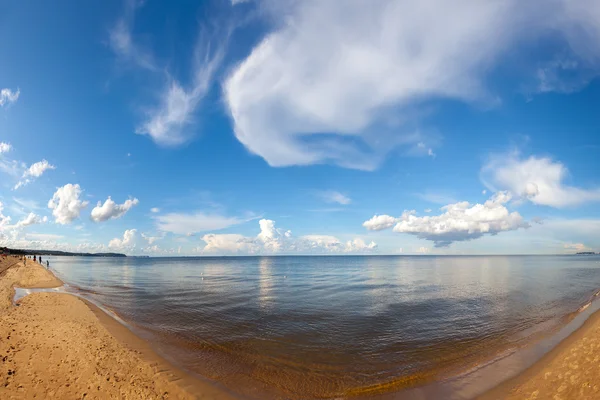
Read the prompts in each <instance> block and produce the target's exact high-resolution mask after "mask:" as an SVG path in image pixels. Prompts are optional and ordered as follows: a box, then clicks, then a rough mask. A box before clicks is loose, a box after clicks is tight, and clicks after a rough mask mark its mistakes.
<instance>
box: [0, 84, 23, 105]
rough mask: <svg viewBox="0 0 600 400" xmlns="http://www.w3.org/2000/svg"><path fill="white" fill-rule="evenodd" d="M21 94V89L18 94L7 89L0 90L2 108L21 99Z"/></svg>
mask: <svg viewBox="0 0 600 400" xmlns="http://www.w3.org/2000/svg"><path fill="white" fill-rule="evenodd" d="M20 94H21V91H20V90H19V89H17V91H16V92H15V91H13V90H11V89H7V88H4V89H2V90H0V107H2V106H4V105H8V104H13V103H14V102H16V101H17V100H18V99H19V95H20Z"/></svg>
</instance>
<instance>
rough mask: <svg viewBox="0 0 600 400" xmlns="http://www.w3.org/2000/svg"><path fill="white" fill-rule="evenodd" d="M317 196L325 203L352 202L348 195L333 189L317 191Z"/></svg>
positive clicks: (346, 203)
mask: <svg viewBox="0 0 600 400" xmlns="http://www.w3.org/2000/svg"><path fill="white" fill-rule="evenodd" d="M317 196H318V197H319V198H321V199H322V200H323V201H325V202H327V203H337V204H342V205H348V204H350V203H351V202H352V199H351V198H350V197H348V196H346V195H345V194H342V193H340V192H338V191H335V190H323V191H319V192H317Z"/></svg>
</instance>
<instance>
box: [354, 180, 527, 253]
mask: <svg viewBox="0 0 600 400" xmlns="http://www.w3.org/2000/svg"><path fill="white" fill-rule="evenodd" d="M510 199H511V195H510V194H509V193H508V192H498V193H496V194H494V195H493V196H492V197H491V198H490V199H489V200H488V201H486V202H485V203H484V204H474V205H472V204H470V203H469V202H466V201H463V202H459V203H455V204H449V205H447V206H444V207H442V210H443V211H445V212H444V213H443V214H440V215H437V216H424V217H418V216H416V215H415V214H416V212H415V211H405V212H404V213H403V214H402V216H401V217H399V218H394V217H391V216H389V215H379V216H375V217H373V218H371V219H370V220H368V221H366V222H365V223H363V226H364V227H366V228H367V229H369V230H381V229H386V228H390V227H391V226H392V225H394V223H395V226H394V232H398V233H409V234H412V235H416V236H417V237H419V238H421V239H426V240H431V241H433V242H434V243H435V246H436V247H444V246H448V245H450V244H452V243H453V242H456V241H464V240H472V239H477V238H479V237H481V236H483V235H486V234H487V235H496V234H498V233H500V232H503V231H510V230H516V229H519V228H526V227H528V224H527V223H526V222H524V221H523V217H521V215H520V214H519V213H517V212H512V213H511V212H509V211H508V209H507V208H506V207H505V206H504V204H506V203H508V202H509V201H510Z"/></svg>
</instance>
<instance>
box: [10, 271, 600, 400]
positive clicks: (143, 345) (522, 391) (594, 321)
mask: <svg viewBox="0 0 600 400" xmlns="http://www.w3.org/2000/svg"><path fill="white" fill-rule="evenodd" d="M30 263H31V264H30ZM30 263H28V264H27V266H26V267H23V265H22V262H16V263H13V264H12V265H10V266H9V267H6V268H4V267H5V264H4V263H2V262H0V294H2V293H4V294H5V293H6V289H7V287H6V283H7V282H6V279H8V280H9V281H10V280H11V279H12V281H11V282H10V283H9V285H8V286H9V288H10V301H11V302H12V299H13V298H14V295H15V290H14V287H15V286H18V287H20V288H23V289H48V288H56V287H57V286H62V285H63V282H62V281H61V280H60V279H59V278H58V277H56V275H54V274H53V273H52V272H51V271H49V270H47V269H46V268H44V267H43V266H40V265H39V264H36V263H33V262H30ZM15 271H20V272H21V275H19V274H18V273H17V274H16V275H15V274H13V275H14V276H8V277H7V275H11V274H12V273H13V272H15ZM598 293H600V291H598V292H596V293H595V294H594V296H593V300H592V301H591V302H590V303H589V304H585V305H584V306H582V307H580V309H579V310H577V315H576V316H575V317H574V318H573V319H572V320H570V321H569V322H568V323H567V324H566V325H565V326H564V327H563V328H567V327H569V326H570V329H566V333H565V332H563V331H562V330H561V331H560V332H558V331H557V332H554V333H552V334H551V335H550V336H549V337H548V338H547V339H549V340H548V341H547V343H545V344H543V345H542V343H541V342H538V343H533V344H532V345H531V346H530V348H528V349H521V350H518V351H522V350H526V351H525V352H524V353H522V354H521V356H517V357H515V359H516V361H517V362H521V364H514V363H513V364H510V363H508V364H507V363H504V358H502V359H500V360H499V361H492V362H491V363H490V364H491V365H484V366H482V368H481V370H485V369H486V368H488V367H490V366H491V367H492V368H490V369H489V370H488V371H487V373H483V374H480V373H479V372H478V371H477V372H476V373H474V374H473V376H471V377H469V379H467V380H465V381H463V382H459V379H453V378H451V379H450V381H454V382H450V384H449V381H443V380H441V381H440V380H438V381H436V382H432V383H431V384H426V385H425V386H421V387H413V388H408V389H406V390H400V391H397V392H394V391H392V392H387V393H381V394H379V395H372V396H369V395H367V396H358V397H355V396H350V397H349V398H373V399H374V398H377V399H388V398H389V399H392V398H393V399H404V398H407V399H413V398H415V399H416V398H419V399H429V398H440V396H443V397H444V398H449V399H454V398H456V399H468V398H477V399H482V400H491V399H526V398H527V399H546V398H553V397H554V396H556V395H558V394H560V396H559V397H557V398H560V399H563V400H564V399H580V398H600V387H599V386H600V383H599V384H595V382H600V368H598V367H599V366H600V365H599V364H600V302H596V301H595V300H597V299H598V298H597V296H598ZM65 297H68V298H70V299H71V300H65V299H64V298H65ZM58 298H61V300H57V299H58ZM32 299H33V300H32ZM0 300H2V299H0ZM52 302H54V303H56V304H52V305H53V306H56V307H57V309H59V310H60V309H65V308H66V307H72V306H73V305H75V304H77V303H81V304H82V305H84V306H85V308H86V309H87V310H88V311H89V313H91V314H92V315H93V317H94V319H95V321H96V323H97V324H99V325H100V326H102V327H103V329H105V330H106V332H107V333H108V335H109V336H110V337H111V338H112V339H113V340H114V341H116V342H118V343H119V344H120V345H121V346H122V347H123V348H125V349H126V350H127V351H128V352H130V353H132V354H133V355H134V357H137V358H138V362H140V363H143V364H144V366H145V368H147V369H148V368H149V369H150V370H152V374H151V376H152V380H153V381H160V383H159V386H160V385H167V386H170V389H169V390H168V391H165V392H164V393H165V394H167V393H168V395H163V396H160V395H156V396H153V395H150V396H148V395H141V393H139V395H138V393H137V392H136V395H134V396H133V398H186V399H187V398H203V399H208V398H211V399H232V398H239V397H236V396H235V395H234V394H232V393H231V392H229V391H227V389H226V388H224V387H222V386H221V385H219V383H218V382H212V381H209V380H205V379H204V378H203V377H201V376H198V375H196V374H194V373H193V372H187V371H185V370H184V369H182V368H181V367H178V366H177V365H176V364H175V363H174V362H171V361H169V360H168V359H167V358H165V357H164V356H161V355H160V354H159V353H158V352H157V351H156V350H154V349H153V348H152V346H151V343H150V342H149V341H147V340H144V339H143V338H142V337H140V336H139V335H137V334H136V333H135V332H134V331H132V330H131V328H129V327H128V326H127V323H124V322H122V321H119V318H117V317H115V316H113V315H111V312H110V311H109V310H105V309H103V308H102V306H101V305H96V304H94V303H93V302H92V301H90V300H87V299H86V298H85V297H82V296H78V295H76V294H71V293H68V292H53V293H31V294H29V295H27V296H26V297H24V298H21V299H20V300H18V301H17V303H20V304H22V305H23V306H21V305H19V306H18V307H16V306H12V304H11V307H12V309H11V307H5V309H4V310H3V309H2V307H0V352H2V353H4V348H3V346H2V345H3V340H2V339H4V334H5V332H4V330H3V328H5V327H4V326H3V324H4V325H5V323H6V318H5V317H6V315H7V314H9V313H11V312H15V311H16V310H19V311H20V309H24V308H29V310H28V311H33V312H34V313H35V315H36V316H37V317H40V315H39V312H40V308H41V307H45V306H48V304H49V303H52ZM1 305H2V304H0V306H1ZM24 306H26V307H24ZM577 319H579V320H580V321H577ZM13 322H15V321H13ZM29 322H32V321H29ZM34 322H37V321H34ZM63 322H64V321H63ZM10 326H11V327H12V326H14V324H13V325H10ZM25 326H27V325H25ZM12 331H13V332H15V329H14V328H13V329H12ZM7 332H8V333H9V336H11V335H17V334H14V333H13V334H11V333H10V329H8V331H7ZM34 335H35V333H34ZM595 338H598V339H597V340H596V339H595ZM91 339H93V338H90V337H85V338H84V340H91ZM63 341H64V340H63ZM51 344H52V345H55V344H56V343H55V342H52V343H51ZM536 346H538V349H537V350H535V349H533V348H534V347H536ZM540 349H542V350H541V352H540ZM594 350H596V352H597V353H598V355H596V352H594ZM17 351H18V350H17ZM582 352H583V353H584V355H581V354H580V353H582ZM574 353H576V355H575V356H574V355H573V354H574ZM577 354H578V355H577ZM508 357H510V355H509V356H508ZM533 357H535V358H533ZM5 358H6V357H5ZM1 359H2V358H0V360H1ZM532 359H533V361H531V360H532ZM41 360H44V361H41ZM45 360H46V359H45V358H40V359H39V360H37V364H44V365H43V367H44V368H45V369H47V368H48V365H46V364H45V362H46V361H45ZM524 360H525V361H526V362H523V361H524ZM586 361H587V362H588V363H589V365H590V366H591V367H592V368H589V367H588V368H585V367H584V368H582V367H581V366H580V365H581V364H583V363H585V362H586ZM61 362H62V360H61ZM34 363H35V362H34ZM31 365H32V359H29V363H28V364H27V366H25V367H23V365H21V366H18V370H20V371H22V370H23V369H24V368H25V369H26V370H27V368H28V367H31ZM86 365H87V364H86ZM88 366H89V365H88ZM93 366H94V365H92V367H93ZM38 367H39V365H38ZM97 367H98V366H97V365H96V369H97ZM113 367H115V368H117V369H119V367H120V365H119V364H117V365H116V366H115V365H113ZM494 368H495V371H502V373H503V374H505V375H504V376H507V378H506V379H501V380H499V381H497V382H499V383H498V384H495V383H491V382H489V381H488V382H487V383H485V382H483V384H482V385H481V386H479V388H480V389H479V390H477V393H475V391H474V390H475V389H473V387H469V388H467V389H466V390H465V387H466V386H469V385H471V383H472V382H473V381H476V380H480V381H482V379H481V378H482V377H483V378H485V377H488V378H489V377H490V376H493V371H494ZM582 370H584V371H582ZM10 371H11V370H10V369H9V370H8V371H5V370H4V369H3V368H2V365H1V363H0V383H2V381H5V382H8V381H9V380H10V379H7V378H10V377H11V376H12V377H13V378H14V370H12V371H13V374H8V376H7V372H10ZM586 371H587V372H586ZM594 371H597V372H595V373H594ZM105 372H106V371H105ZM490 372H491V373H492V374H491V375H490ZM582 372H583V373H582ZM21 374H22V372H21ZM18 375H20V374H18ZM109 375H110V373H109ZM114 376H118V371H117V373H114ZM54 379H56V377H54ZM484 380H485V379H483V381H484ZM492 380H493V379H492ZM107 381H108V379H107ZM469 381H470V382H469ZM153 383H154V382H153ZM173 385H174V386H176V387H177V388H178V389H179V390H181V392H180V393H179V392H178V391H177V390H174V389H173ZM7 386H10V385H5V384H2V385H0V397H2V398H9V399H10V398H22V396H20V395H22V394H27V395H29V392H25V393H19V392H18V391H17V392H14V387H13V388H12V389H13V392H10V391H7V389H6V387H7ZM66 386H67V387H69V386H70V384H66ZM463 386H465V387H463ZM486 386H487V387H486ZM22 387H27V386H17V388H16V389H17V390H18V389H19V388H22ZM99 387H100V386H99ZM147 388H148V387H147V386H146V389H147ZM449 388H452V389H457V390H452V394H451V396H445V395H446V394H449V393H447V392H446V390H448V389H449ZM98 390H100V389H98ZM68 393H71V392H68ZM101 393H103V392H101ZM38 394H39V393H38ZM44 394H47V393H44ZM63 394H64V392H63ZM121 394H122V392H121ZM5 395H6V397H4V396H5ZM144 396H146V397H144ZM58 397H61V396H58ZM121 397H122V396H121ZM79 398H81V397H79ZM86 398H103V396H100V397H94V395H91V396H90V395H89V393H88V395H87V396H86ZM290 398H294V397H290Z"/></svg>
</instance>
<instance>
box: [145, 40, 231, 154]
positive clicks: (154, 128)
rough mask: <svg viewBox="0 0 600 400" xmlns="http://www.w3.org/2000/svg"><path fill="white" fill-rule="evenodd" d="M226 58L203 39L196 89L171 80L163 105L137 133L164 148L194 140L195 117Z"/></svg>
mask: <svg viewBox="0 0 600 400" xmlns="http://www.w3.org/2000/svg"><path fill="white" fill-rule="evenodd" d="M223 56H224V48H223V47H221V46H216V48H215V46H214V44H212V43H210V41H209V40H208V39H206V38H205V37H204V36H201V37H200V39H199V41H198V45H197V47H196V51H195V59H194V61H195V65H194V71H195V74H194V77H193V80H192V85H191V86H190V87H188V88H186V87H184V86H183V85H182V84H180V83H179V82H178V81H177V80H175V79H173V78H171V77H170V78H169V81H168V84H167V85H166V86H165V88H164V91H163V93H162V94H161V95H160V105H159V106H158V107H155V108H153V109H152V110H150V111H149V112H148V113H147V119H146V121H144V122H143V123H142V124H141V126H139V127H138V129H137V130H136V132H137V133H138V134H141V135H148V136H150V137H151V138H152V140H154V142H155V143H157V144H158V145H161V146H179V145H181V144H183V143H185V142H187V141H188V140H190V138H191V137H192V132H191V130H190V125H191V124H192V123H193V122H194V114H195V113H196V110H197V108H198V106H199V105H200V103H201V101H202V100H203V99H204V97H205V96H206V94H207V93H208V91H209V90H210V88H211V85H212V83H213V80H214V75H215V73H216V72H217V69H218V68H219V66H220V65H221V61H222V59H223Z"/></svg>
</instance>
